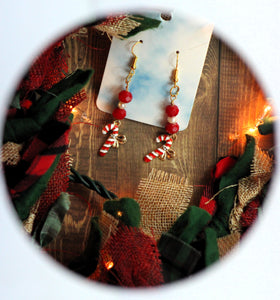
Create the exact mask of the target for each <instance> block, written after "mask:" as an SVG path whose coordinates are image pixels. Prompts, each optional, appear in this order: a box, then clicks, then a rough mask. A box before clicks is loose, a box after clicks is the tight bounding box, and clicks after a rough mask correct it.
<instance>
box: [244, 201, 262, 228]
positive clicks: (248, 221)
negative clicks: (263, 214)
mask: <svg viewBox="0 0 280 300" xmlns="http://www.w3.org/2000/svg"><path fill="white" fill-rule="evenodd" d="M260 205H261V203H260V200H259V199H254V200H253V201H251V202H250V203H249V204H248V205H247V206H246V207H245V208H244V211H243V213H242V215H241V218H240V225H241V226H242V227H249V226H251V225H252V224H253V223H254V222H255V220H256V219H257V216H258V208H259V207H260Z"/></svg>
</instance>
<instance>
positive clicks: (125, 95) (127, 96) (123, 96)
mask: <svg viewBox="0 0 280 300" xmlns="http://www.w3.org/2000/svg"><path fill="white" fill-rule="evenodd" d="M119 100H120V101H121V102H123V103H129V102H130V101H131V100H132V94H131V93H130V92H129V91H126V90H123V91H121V92H120V93H119Z"/></svg>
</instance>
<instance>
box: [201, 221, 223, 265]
mask: <svg viewBox="0 0 280 300" xmlns="http://www.w3.org/2000/svg"><path fill="white" fill-rule="evenodd" d="M204 233H205V253H204V256H205V257H204V260H205V266H206V267H208V266H209V265H211V264H212V263H214V262H216V261H217V260H219V256H220V254H219V248H218V243H217V233H216V231H215V230H214V229H212V228H210V227H206V228H205V230H204Z"/></svg>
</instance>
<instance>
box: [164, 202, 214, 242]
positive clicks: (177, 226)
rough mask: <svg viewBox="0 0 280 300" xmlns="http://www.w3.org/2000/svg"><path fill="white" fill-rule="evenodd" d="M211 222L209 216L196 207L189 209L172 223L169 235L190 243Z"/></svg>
mask: <svg viewBox="0 0 280 300" xmlns="http://www.w3.org/2000/svg"><path fill="white" fill-rule="evenodd" d="M210 220H211V215H210V214H209V213H208V212H207V211H206V210H204V209H202V208H199V207H197V206H191V207H189V208H188V209H187V210H186V211H185V212H184V213H183V214H182V215H181V216H180V217H179V218H178V219H177V220H176V222H175V223H174V225H173V226H172V227H171V229H170V230H169V233H170V234H172V235H174V236H176V237H178V238H179V239H181V240H182V241H184V242H185V243H188V244H189V243H191V242H192V241H193V240H194V238H195V237H196V236H197V234H198V233H200V232H201V231H202V230H203V228H204V227H205V226H206V225H207V224H208V222H209V221H210Z"/></svg>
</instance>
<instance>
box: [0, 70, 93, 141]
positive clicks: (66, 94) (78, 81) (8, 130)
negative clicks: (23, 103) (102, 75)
mask: <svg viewBox="0 0 280 300" xmlns="http://www.w3.org/2000/svg"><path fill="white" fill-rule="evenodd" d="M92 74H93V70H86V71H83V70H77V71H76V72H74V73H72V74H71V75H69V76H68V77H66V78H64V79H62V80H61V81H60V82H58V83H57V84H55V85H54V86H53V87H52V88H51V89H50V90H49V91H47V92H46V93H44V95H42V96H41V97H40V98H39V99H38V100H37V102H36V103H35V104H33V105H32V107H31V108H30V109H29V110H28V115H27V116H26V117H25V118H14V119H9V120H7V121H6V124H5V129H4V138H3V142H4V143H6V142H8V141H10V142H15V143H22V142H24V141H26V140H27V139H29V138H30V137H32V136H33V135H35V134H36V133H38V132H39V131H40V129H41V128H42V126H43V125H44V124H46V123H47V122H48V121H49V120H50V119H51V118H52V116H53V115H54V114H55V112H56V111H57V109H58V108H59V106H60V104H61V103H63V102H66V101H67V100H69V99H70V98H71V97H72V96H73V95H75V94H76V93H78V92H79V91H80V90H81V89H82V88H83V87H84V86H85V84H86V83H87V82H88V81H89V79H90V78H91V76H92Z"/></svg>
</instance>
